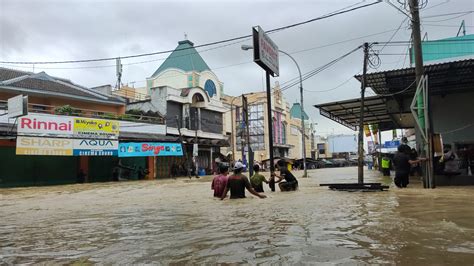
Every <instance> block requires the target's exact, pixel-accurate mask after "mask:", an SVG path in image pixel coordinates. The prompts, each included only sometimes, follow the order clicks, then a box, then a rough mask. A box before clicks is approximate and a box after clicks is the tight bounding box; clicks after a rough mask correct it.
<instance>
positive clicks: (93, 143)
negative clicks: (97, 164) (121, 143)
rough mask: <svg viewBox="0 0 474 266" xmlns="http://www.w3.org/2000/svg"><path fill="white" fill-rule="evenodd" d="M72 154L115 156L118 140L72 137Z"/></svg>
mask: <svg viewBox="0 0 474 266" xmlns="http://www.w3.org/2000/svg"><path fill="white" fill-rule="evenodd" d="M73 155H74V156H117V155H118V141H117V140H109V139H74V144H73Z"/></svg>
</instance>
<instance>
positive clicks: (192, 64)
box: [152, 40, 210, 77]
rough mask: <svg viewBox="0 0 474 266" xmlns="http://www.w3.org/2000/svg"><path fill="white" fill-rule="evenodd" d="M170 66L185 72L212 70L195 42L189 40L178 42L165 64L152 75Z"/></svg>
mask: <svg viewBox="0 0 474 266" xmlns="http://www.w3.org/2000/svg"><path fill="white" fill-rule="evenodd" d="M170 68H177V69H181V70H183V71H185V72H189V71H197V72H202V71H204V70H210V68H209V66H208V65H207V64H206V62H205V61H204V59H202V57H201V55H199V53H198V51H196V49H194V43H192V42H191V41H189V40H184V41H180V42H178V46H177V47H176V49H174V51H173V52H172V53H171V54H170V55H169V56H168V58H166V60H165V61H164V62H163V64H161V66H160V67H159V68H158V69H157V70H156V71H155V73H153V75H152V77H154V76H156V75H158V74H159V73H161V72H162V71H164V70H166V69H170Z"/></svg>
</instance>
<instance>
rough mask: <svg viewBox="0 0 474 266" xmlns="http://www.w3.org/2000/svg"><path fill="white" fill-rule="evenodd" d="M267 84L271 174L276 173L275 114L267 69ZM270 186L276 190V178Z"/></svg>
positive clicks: (271, 180) (271, 181)
mask: <svg viewBox="0 0 474 266" xmlns="http://www.w3.org/2000/svg"><path fill="white" fill-rule="evenodd" d="M266 85H267V116H268V121H267V122H268V149H269V155H270V175H273V173H275V165H274V163H275V162H274V161H273V121H272V120H273V115H272V96H271V94H272V91H271V90H272V89H271V87H270V73H269V72H268V71H266ZM270 188H271V190H272V191H275V180H274V179H273V178H271V179H270Z"/></svg>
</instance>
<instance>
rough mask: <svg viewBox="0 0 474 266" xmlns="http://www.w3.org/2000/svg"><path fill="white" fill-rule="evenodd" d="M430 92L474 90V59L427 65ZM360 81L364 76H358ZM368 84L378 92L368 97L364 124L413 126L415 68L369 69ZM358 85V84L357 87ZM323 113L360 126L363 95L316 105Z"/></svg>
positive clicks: (381, 128) (395, 127)
mask: <svg viewBox="0 0 474 266" xmlns="http://www.w3.org/2000/svg"><path fill="white" fill-rule="evenodd" d="M424 73H425V74H426V75H427V76H428V87H429V91H430V94H431V95H442V96H444V95H448V94H453V93H462V92H466V91H472V90H474V59H467V60H460V61H454V62H446V63H439V64H432V65H425V66H424ZM355 78H356V79H358V80H359V81H361V79H362V76H361V75H357V76H355ZM366 80H367V87H368V88H371V89H372V90H373V91H374V92H375V93H376V94H377V96H371V97H365V104H364V105H365V108H364V112H365V115H364V125H367V124H378V126H379V129H380V130H382V131H383V130H390V129H400V128H413V127H415V121H414V118H413V116H412V115H411V112H410V108H409V106H410V103H411V101H412V99H413V97H414V95H415V90H416V84H415V68H413V67H411V68H404V69H395V70H388V71H381V72H375V73H368V74H367V75H366ZM358 89H359V88H358ZM314 106H315V107H316V108H318V109H319V112H320V114H321V115H322V116H324V117H327V118H329V119H331V120H333V121H336V122H338V123H340V124H342V125H344V126H346V127H348V128H350V129H352V130H357V128H358V124H359V117H360V99H359V98H357V99H350V100H344V101H337V102H330V103H323V104H317V105H314Z"/></svg>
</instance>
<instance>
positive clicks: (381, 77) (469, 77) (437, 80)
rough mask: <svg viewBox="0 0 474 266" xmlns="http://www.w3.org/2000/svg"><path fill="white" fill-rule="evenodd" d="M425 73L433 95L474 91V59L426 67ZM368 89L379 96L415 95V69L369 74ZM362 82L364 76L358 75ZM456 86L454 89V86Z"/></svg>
mask: <svg viewBox="0 0 474 266" xmlns="http://www.w3.org/2000/svg"><path fill="white" fill-rule="evenodd" d="M424 72H425V74H427V75H428V80H429V84H430V89H431V91H432V92H433V93H437V92H443V91H445V90H448V89H449V90H453V89H456V90H466V89H472V88H473V84H474V59H467V60H459V61H453V62H447V63H439V64H433V65H425V66H424ZM366 77H367V87H370V88H372V90H373V91H374V92H375V93H377V94H390V93H395V92H400V91H402V90H405V89H407V88H408V87H410V89H408V90H406V92H407V93H411V94H413V93H414V91H415V87H416V86H415V83H414V81H415V68H414V67H410V68H402V69H395V70H388V71H381V72H375V73H368V74H367V75H366ZM355 78H356V79H358V80H359V81H361V80H362V75H356V76H355ZM454 84H455V85H456V86H455V87H453V86H452V85H454Z"/></svg>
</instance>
